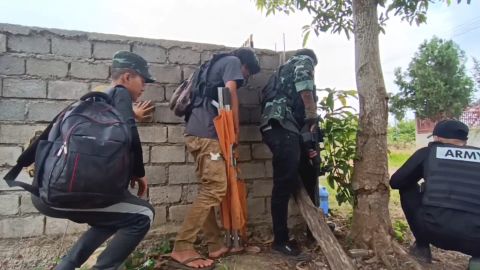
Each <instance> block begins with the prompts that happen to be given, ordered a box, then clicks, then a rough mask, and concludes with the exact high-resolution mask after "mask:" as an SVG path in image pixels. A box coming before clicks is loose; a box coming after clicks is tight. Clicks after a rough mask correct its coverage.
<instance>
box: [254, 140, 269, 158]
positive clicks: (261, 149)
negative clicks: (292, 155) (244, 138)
mask: <svg viewBox="0 0 480 270" xmlns="http://www.w3.org/2000/svg"><path fill="white" fill-rule="evenodd" d="M252 152H253V159H271V158H272V152H271V151H270V149H269V148H268V146H266V145H265V144H263V143H259V144H253V145H252Z"/></svg>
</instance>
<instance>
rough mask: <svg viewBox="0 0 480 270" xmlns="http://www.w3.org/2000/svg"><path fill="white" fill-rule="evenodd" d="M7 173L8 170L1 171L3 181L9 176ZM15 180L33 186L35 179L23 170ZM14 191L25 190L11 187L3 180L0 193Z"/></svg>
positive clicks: (0, 182)
mask: <svg viewBox="0 0 480 270" xmlns="http://www.w3.org/2000/svg"><path fill="white" fill-rule="evenodd" d="M7 172H8V169H0V179H3V177H5V175H6V174H7ZM15 180H16V181H20V182H24V183H27V184H31V183H32V180H33V179H32V178H31V177H30V176H29V175H28V174H27V171H26V170H22V171H20V174H19V175H18V176H17V179H15ZM14 190H23V189H22V188H20V187H9V186H8V184H7V182H5V181H3V180H2V181H0V191H14ZM0 238H1V237H0Z"/></svg>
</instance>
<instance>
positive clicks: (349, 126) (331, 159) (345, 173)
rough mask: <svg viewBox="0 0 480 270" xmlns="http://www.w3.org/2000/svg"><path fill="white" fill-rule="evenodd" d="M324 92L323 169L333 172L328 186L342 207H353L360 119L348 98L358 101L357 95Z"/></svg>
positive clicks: (352, 92)
mask: <svg viewBox="0 0 480 270" xmlns="http://www.w3.org/2000/svg"><path fill="white" fill-rule="evenodd" d="M322 91H325V92H326V94H327V95H326V96H325V97H324V98H323V99H322V100H321V101H320V103H319V109H320V111H321V112H323V113H325V115H324V116H323V119H322V121H321V127H322V129H323V131H324V134H325V138H324V148H325V150H324V157H323V159H324V165H323V166H324V167H325V168H329V169H330V171H329V172H328V173H327V175H326V177H327V182H328V184H329V185H330V187H332V189H336V195H335V196H336V199H337V202H338V204H339V205H341V204H342V203H344V202H349V203H350V204H352V205H353V202H354V198H353V190H352V183H351V179H352V174H353V159H354V158H355V141H356V134H357V126H358V116H357V114H356V113H355V112H354V109H353V108H352V107H350V106H348V105H347V98H352V97H353V98H356V97H357V95H356V91H354V90H351V91H338V90H332V89H325V90H322ZM336 104H337V105H338V104H340V105H341V106H337V105H336Z"/></svg>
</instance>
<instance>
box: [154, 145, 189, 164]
mask: <svg viewBox="0 0 480 270" xmlns="http://www.w3.org/2000/svg"><path fill="white" fill-rule="evenodd" d="M151 159H152V162H154V163H170V162H185V147H184V146H183V145H182V146H177V145H165V146H153V147H152V157H151Z"/></svg>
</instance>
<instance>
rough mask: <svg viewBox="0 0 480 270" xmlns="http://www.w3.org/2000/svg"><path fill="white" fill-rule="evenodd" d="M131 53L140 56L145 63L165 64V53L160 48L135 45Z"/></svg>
mask: <svg viewBox="0 0 480 270" xmlns="http://www.w3.org/2000/svg"><path fill="white" fill-rule="evenodd" d="M132 52H134V53H136V54H139V55H141V56H142V57H143V58H144V59H145V60H147V62H153V63H165V62H166V61H167V51H166V50H165V49H163V48H161V47H154V46H148V45H138V44H135V45H133V48H132ZM157 79H158V78H157ZM159 81H160V80H159Z"/></svg>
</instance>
